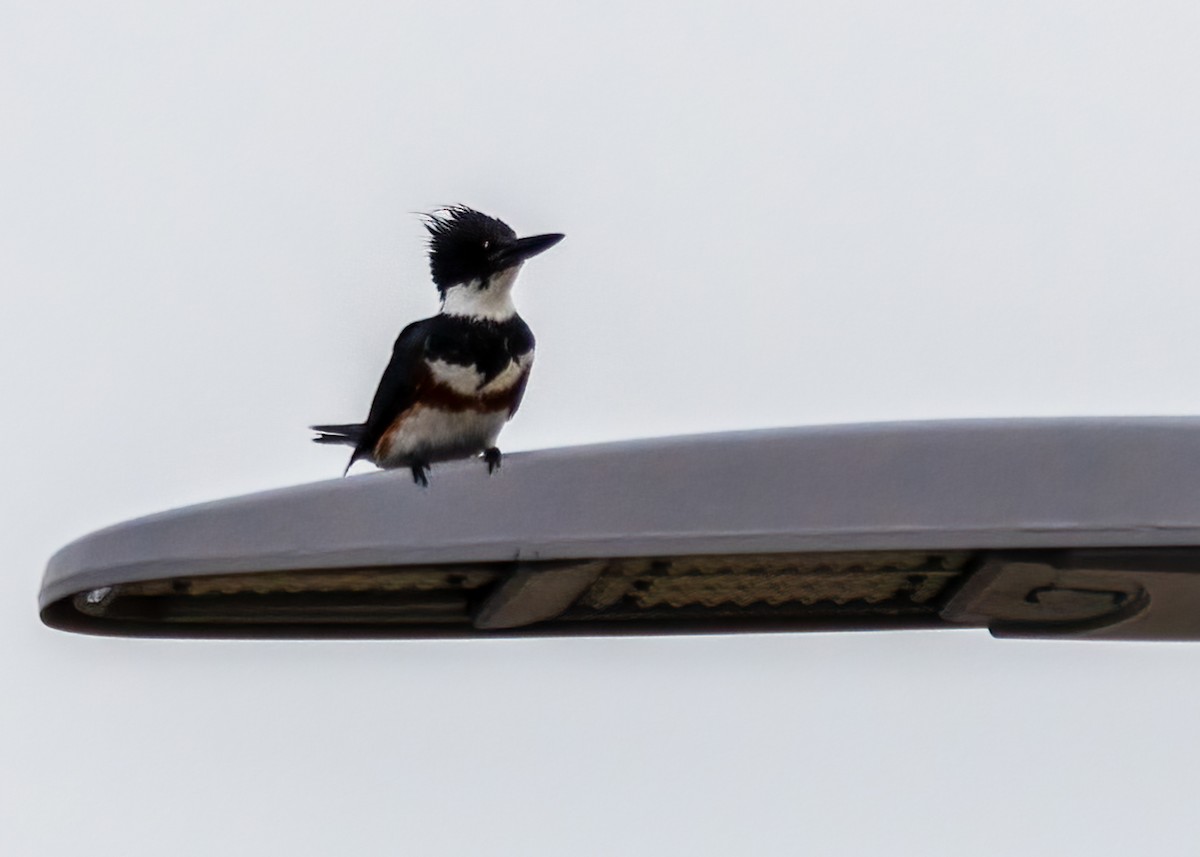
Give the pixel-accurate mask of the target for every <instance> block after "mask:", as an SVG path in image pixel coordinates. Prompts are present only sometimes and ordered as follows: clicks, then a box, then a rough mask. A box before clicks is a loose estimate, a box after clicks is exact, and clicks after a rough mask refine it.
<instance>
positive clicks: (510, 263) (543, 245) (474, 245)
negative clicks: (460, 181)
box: [425, 205, 563, 296]
mask: <svg viewBox="0 0 1200 857" xmlns="http://www.w3.org/2000/svg"><path fill="white" fill-rule="evenodd" d="M425 228H426V229H428V230H429V269H430V271H432V272H433V281H434V283H436V284H437V287H438V291H440V292H441V293H442V295H443V296H444V295H445V294H446V290H447V289H450V288H451V287H453V286H458V285H467V284H473V285H474V287H475V288H477V289H487V288H488V287H489V286H490V285H491V284H492V283H493V281H494V280H495V279H497V277H496V275H497V274H500V273H502V272H504V271H510V270H514V269H516V268H519V267H520V266H521V263H522V262H524V261H525V260H526V259H529V258H531V257H533V256H536V255H537V254H538V253H541V252H542V251H543V250H549V249H550V248H551V247H553V246H554V245H555V244H557V243H558V242H559V241H561V240H562V239H563V236H562V235H559V234H557V233H554V234H548V235H533V236H531V237H529V238H518V237H517V233H516V232H514V231H513V230H512V228H511V227H510V226H509V225H508V224H507V223H505V222H504V221H502V220H497V219H496V218H494V217H488V216H487V215H486V214H484V213H482V212H480V211H476V210H475V209H473V208H467V207H466V206H465V205H455V206H450V207H448V208H444V209H442V210H440V211H438V212H436V213H434V214H430V215H427V216H426V218H425ZM505 279H506V280H508V281H509V282H510V284H511V278H505Z"/></svg>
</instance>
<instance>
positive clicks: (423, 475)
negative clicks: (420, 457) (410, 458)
mask: <svg viewBox="0 0 1200 857" xmlns="http://www.w3.org/2000/svg"><path fill="white" fill-rule="evenodd" d="M408 469H409V470H411V471H412V476H413V482H416V483H417V484H418V485H420V486H421V487H422V488H428V487H429V465H428V464H426V463H424V462H423V461H418V462H417V463H416V464H413V465H411V466H410V467H409V468H408Z"/></svg>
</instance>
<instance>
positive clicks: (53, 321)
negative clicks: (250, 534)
mask: <svg viewBox="0 0 1200 857" xmlns="http://www.w3.org/2000/svg"><path fill="white" fill-rule="evenodd" d="M1198 9H1200V7H1198V6H1196V4H1195V3H1193V2H1180V3H1153V2H1152V3H1146V2H1139V3H1132V2H1131V3H1119V2H1088V3H1083V2H1079V3H1054V2H1029V3H1020V2H1009V3H992V4H986V3H953V2H920V0H916V2H907V3H889V2H828V3H811V2H810V3H795V4H778V3H777V4H748V3H745V2H741V3H736V4H735V3H729V4H724V5H717V4H707V3H677V4H670V3H648V2H638V3H614V2H609V3H603V4H601V3H593V4H587V5H570V6H569V5H568V4H564V3H553V2H545V3H532V2H523V0H522V2H515V0H514V2H508V3H499V4H494V5H483V4H465V3H454V2H428V0H427V2H419V3H372V4H354V3H346V2H342V3H336V4H333V3H330V4H323V5H315V4H303V3H297V2H287V3H282V2H281V3H274V4H272V3H265V2H264V3H244V2H236V3H235V2H212V0H208V2H204V3H160V2H144V3H116V2H114V3H108V4H97V3H78V4H67V3H54V2H46V3H20V2H6V3H3V4H2V5H0V115H2V116H3V128H4V130H3V132H2V133H0V265H2V268H0V288H3V307H2V311H0V359H2V361H3V363H2V365H3V396H2V398H0V415H2V416H3V423H2V424H3V441H4V442H3V448H2V451H0V456H2V457H3V458H2V461H0V473H2V474H3V488H0V503H2V506H0V512H2V513H3V534H4V535H3V539H4V540H3V547H4V558H5V564H4V569H3V577H2V580H0V586H2V587H3V590H2V591H0V611H3V612H2V614H0V629H2V631H0V633H2V634H3V639H2V640H0V671H2V672H0V677H2V685H0V693H2V697H0V742H2V743H0V852H2V853H4V854H12V855H67V854H71V855H75V854H95V855H122V857H127V855H151V854H152V855H160V854H170V855H213V854H232V855H243V854H289V855H328V854H356V855H359V854H386V855H392V854H464V855H465V854H482V853H488V854H521V855H530V854H545V855H558V854H572V855H592V854H595V855H611V854H654V855H661V854H676V853H687V854H693V855H708V854H712V855H717V854H732V853H752V854H780V855H783V854H797V853H808V854H881V853H886V854H926V855H930V854H932V855H942V854H945V855H960V854H972V855H1011V854H1014V853H1020V854H1025V855H1029V854H1035V855H1036V854H1047V855H1049V854H1063V853H1089V854H1126V853H1154V852H1161V853H1185V852H1187V851H1188V850H1189V849H1191V848H1193V847H1194V842H1195V840H1196V834H1195V830H1196V825H1195V820H1194V818H1195V797H1194V796H1195V793H1196V789H1197V787H1198V786H1200V782H1198V781H1200V775H1198V773H1197V771H1198V770H1200V747H1198V746H1197V741H1198V740H1200V739H1197V732H1196V723H1197V716H1198V714H1200V683H1198V682H1197V676H1198V674H1200V646H1188V645H1122V644H1071V643H1032V642H1001V641H995V640H992V639H991V638H989V637H988V636H987V635H986V634H983V633H973V632H955V633H940V634H932V633H931V634H923V633H902V634H871V635H851V634H847V635H808V636H800V635H796V636H773V637H743V638H728V639H721V638H697V639H653V640H536V641H493V642H417V643H413V642H382V643H380V642H376V643H365V642H347V643H261V642H258V643H251V642H154V641H138V640H108V639H92V638H83V637H75V636H70V635H65V634H62V633H58V632H52V631H49V630H47V629H45V628H43V627H42V626H41V625H40V624H39V623H38V621H37V617H36V609H35V597H36V592H37V587H38V583H39V576H40V574H41V570H42V568H43V566H44V563H45V560H46V559H47V557H48V556H49V555H50V554H51V553H52V552H53V551H54V550H55V549H56V548H58V547H59V546H61V545H62V544H63V543H65V542H66V541H68V540H70V539H72V538H74V537H76V536H79V535H82V534H83V533H85V532H87V531H89V530H92V529H95V528H97V527H99V526H102V525H105V524H108V523H112V522H115V521H118V520H121V519H124V518H128V517H132V516H135V515H139V514H143V513H148V512H152V511H157V510H160V509H163V508H168V507H172V506H177V505H181V504H185V503H189V502H194V501H200V500H206V499H212V498H216V497H221V496H226V495H229V494H235V493H241V492H246V491H251V490H256V489H261V488H268V487H275V486H281V485H288V484H293V483H298V482H305V481H310V480H315V479H324V478H331V477H334V476H336V475H337V474H338V473H340V470H341V467H342V465H343V462H344V451H343V450H341V449H340V448H338V449H336V450H331V449H329V448H322V447H318V446H316V445H314V444H311V443H309V440H308V437H309V435H308V433H307V432H306V431H305V426H306V425H308V424H309V423H311V422H322V421H330V422H336V421H351V420H355V419H360V418H361V417H362V416H363V415H364V414H365V409H366V406H367V404H368V402H369V399H370V396H371V393H372V392H373V389H374V385H375V383H376V381H377V380H378V375H379V372H380V371H381V369H382V367H383V365H384V363H385V361H386V359H387V356H388V353H389V349H390V347H391V342H392V339H393V338H394V336H395V334H396V332H397V331H398V330H399V328H400V327H401V326H402V325H403V324H405V323H406V322H408V321H410V320H412V319H414V318H418V317H422V316H424V315H428V314H430V313H432V312H433V311H434V310H435V309H436V305H437V304H436V292H435V290H434V288H433V287H432V285H431V284H430V282H429V280H428V273H427V269H426V263H425V260H424V258H423V236H422V231H421V228H420V226H419V223H418V221H417V219H416V218H415V217H414V216H413V214H412V212H415V211H420V210H428V209H430V208H432V207H434V206H437V205H439V204H442V203H449V202H462V203H467V204H470V205H473V206H476V207H478V208H481V209H482V210H484V211H487V212H489V213H491V214H494V215H497V216H499V217H501V218H503V219H505V220H507V221H508V222H509V223H510V224H512V225H513V226H514V228H516V229H517V230H518V231H519V232H521V233H523V234H529V233H533V232H548V231H562V232H565V233H567V240H566V241H565V242H563V243H562V244H561V245H559V246H558V247H556V248H554V249H553V250H552V251H551V252H549V253H547V254H546V255H545V256H543V257H539V258H538V259H536V260H534V261H533V262H531V263H530V264H529V265H528V266H527V268H526V271H525V272H524V274H523V275H522V277H521V280H520V282H519V283H518V286H517V293H516V296H517V299H518V305H519V307H520V309H521V312H522V314H523V315H524V316H525V318H526V319H527V320H528V321H529V323H530V324H531V325H532V327H533V328H534V330H535V332H536V334H537V336H538V341H539V349H538V365H537V367H536V369H535V372H534V375H533V380H532V383H531V385H530V389H529V392H528V395H527V396H526V402H525V406H524V407H523V409H522V411H521V413H520V415H519V416H518V418H517V419H516V421H515V422H514V423H513V424H512V425H511V426H510V427H509V428H508V429H507V430H506V433H505V435H504V437H503V439H502V445H503V446H504V448H505V449H507V450H509V451H515V450H519V449H528V448H535V447H540V446H547V445H565V444H573V443H579V442H585V441H596V440H606V439H616V438H626V437H636V436H648V435H661V434H671V433H679V432H696V431H710V430H719V429H729V428H748V427H759V426H777V425H792V424H807V423H822V422H840V421H859V420H880V419H904V418H925V417H951V416H985V415H986V416H1022V415H1044V414H1182V413H1196V412H1198V411H1200V390H1198V389H1197V385H1196V384H1195V382H1194V376H1195V371H1196V366H1197V364H1198V362H1200V360H1198V358H1200V337H1197V336H1196V325H1197V322H1196V319H1197V310H1198V307H1197V297H1196V288H1195V282H1196V271H1197V268H1198V264H1197V263H1198V262H1200V241H1198V240H1197V234H1198V228H1200V156H1198V153H1200V145H1198V144H1200V107H1198V106H1197V105H1198V104H1200V101H1198V100H1197V86H1198V84H1200V50H1198V49H1197V45H1198V44H1200V41H1198V38H1200V12H1198V11H1197V10H1198ZM434 475H435V477H436V471H435V474H434ZM401 476H402V478H407V476H404V475H403V474H402V475H401Z"/></svg>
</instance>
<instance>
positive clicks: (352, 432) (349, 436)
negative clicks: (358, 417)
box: [309, 423, 366, 446]
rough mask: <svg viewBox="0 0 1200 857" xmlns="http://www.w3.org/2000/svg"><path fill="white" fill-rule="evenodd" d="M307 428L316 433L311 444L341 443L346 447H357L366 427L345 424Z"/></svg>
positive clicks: (360, 424)
mask: <svg viewBox="0 0 1200 857" xmlns="http://www.w3.org/2000/svg"><path fill="white" fill-rule="evenodd" d="M309 428H310V429H312V430H313V431H315V432H316V433H317V436H316V437H314V438H313V443H343V444H346V445H347V446H358V442H359V441H360V440H362V436H363V429H365V428H366V426H365V425H363V424H362V423H346V424H344V425H338V426H309Z"/></svg>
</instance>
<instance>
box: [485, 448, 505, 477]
mask: <svg viewBox="0 0 1200 857" xmlns="http://www.w3.org/2000/svg"><path fill="white" fill-rule="evenodd" d="M501 457H502V456H501V455H500V450H499V449H497V448H496V447H494V446H489V447H488V448H487V449H485V450H484V451H483V460H484V461H486V462H487V466H488V475H489V476H491V475H492V474H493V473H495V472H496V471H497V470H499V469H500V459H501Z"/></svg>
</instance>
